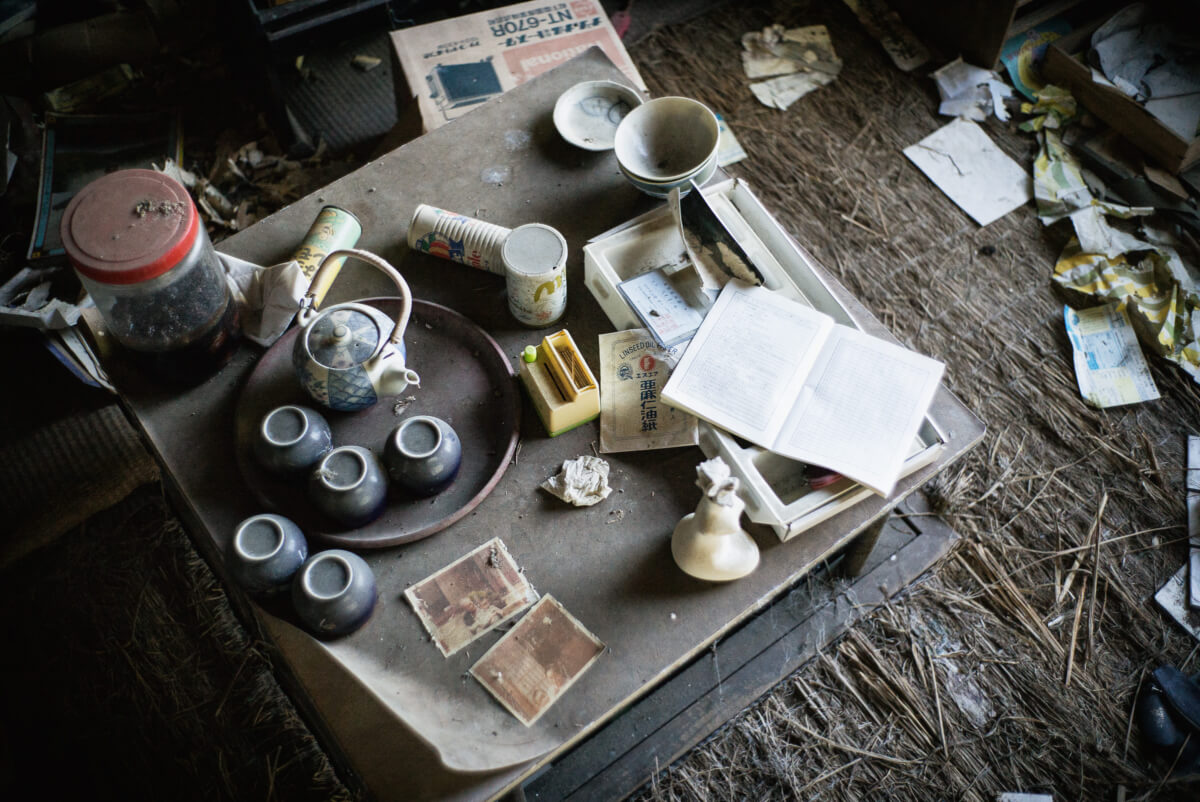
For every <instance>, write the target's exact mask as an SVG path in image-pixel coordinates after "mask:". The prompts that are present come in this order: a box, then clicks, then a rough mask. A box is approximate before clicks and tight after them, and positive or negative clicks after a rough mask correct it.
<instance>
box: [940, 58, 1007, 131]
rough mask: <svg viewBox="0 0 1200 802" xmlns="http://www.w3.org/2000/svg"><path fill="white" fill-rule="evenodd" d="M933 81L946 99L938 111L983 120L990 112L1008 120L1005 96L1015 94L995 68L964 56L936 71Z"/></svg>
mask: <svg viewBox="0 0 1200 802" xmlns="http://www.w3.org/2000/svg"><path fill="white" fill-rule="evenodd" d="M933 80H934V81H936V82H937V88H938V95H940V96H941V98H942V104H941V105H940V106H938V114H943V115H945V116H947V117H965V118H966V119H968V120H975V121H976V122H983V121H984V120H986V119H987V117H988V114H989V112H990V113H994V114H995V115H996V117H997V118H998V119H1000V120H1008V109H1006V108H1005V107H1004V99H1005V98H1010V97H1013V94H1014V93H1013V89H1012V87H1011V86H1009V85H1008V84H1006V83H1004V82H1003V81H1001V80H1000V76H999V75H997V74H996V73H994V72H992V71H991V70H985V69H983V68H982V67H976V66H973V65H971V64H967V63H966V62H965V61H963V60H962V57H961V56H960V57H959V58H956V59H955V60H954V61H951V62H950V63H949V64H947V65H946V66H944V67H942V68H941V69H939V70H937V71H936V72H935V73H933Z"/></svg>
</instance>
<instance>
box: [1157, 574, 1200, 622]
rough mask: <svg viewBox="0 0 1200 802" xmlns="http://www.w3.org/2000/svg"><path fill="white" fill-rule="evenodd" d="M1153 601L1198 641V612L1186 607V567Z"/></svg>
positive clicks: (1159, 591)
mask: <svg viewBox="0 0 1200 802" xmlns="http://www.w3.org/2000/svg"><path fill="white" fill-rule="evenodd" d="M1154 601H1156V602H1157V603H1158V606H1159V607H1161V608H1163V610H1165V611H1166V612H1167V614H1168V615H1170V616H1171V617H1172V618H1174V619H1175V622H1176V623H1177V624H1179V626H1181V627H1183V628H1184V629H1186V630H1187V631H1188V632H1190V633H1191V635H1192V637H1193V638H1195V639H1196V640H1200V610H1193V609H1191V608H1190V607H1189V606H1188V567H1187V564H1186V563H1185V564H1184V566H1183V567H1182V568H1180V569H1179V570H1178V571H1176V572H1175V573H1174V575H1172V576H1171V578H1170V579H1168V580H1167V582H1166V584H1165V585H1163V586H1162V587H1161V588H1159V589H1158V592H1157V593H1155V594H1154Z"/></svg>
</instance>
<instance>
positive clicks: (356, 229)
mask: <svg viewBox="0 0 1200 802" xmlns="http://www.w3.org/2000/svg"><path fill="white" fill-rule="evenodd" d="M360 236H362V223H360V222H358V218H357V217H355V216H354V215H353V214H351V213H350V212H348V211H346V210H345V209H342V208H339V207H337V206H326V207H324V208H322V209H321V211H320V212H318V213H317V219H316V220H314V221H313V224H312V226H310V227H309V229H308V233H307V234H305V235H304V240H303V241H302V242H301V243H300V247H298V248H297V249H296V251H295V253H293V254H292V258H293V259H295V260H296V261H297V262H298V263H299V264H300V269H301V270H302V271H303V272H304V276H305V278H307V279H308V280H309V281H310V282H311V281H312V277H313V275H314V274H315V273H316V272H317V268H318V267H320V265H321V260H322V259H324V258H325V257H326V256H328V255H329V254H330V253H332V252H333V251H336V250H339V249H341V248H353V247H354V246H355V245H357V244H358V238H359V237H360ZM345 262H346V257H344V256H343V257H340V258H338V259H335V260H333V261H332V262H330V264H329V271H328V272H329V274H330V275H329V281H328V282H326V283H325V286H326V287H328V286H329V285H330V284H332V283H333V279H335V278H336V277H337V274H338V271H340V270H341V269H342V265H343V264H345ZM324 294H325V293H324V292H322V293H321V294H320V295H321V296H324ZM322 300H324V298H323V297H318V298H317V299H316V302H317V304H320V303H321V301H322Z"/></svg>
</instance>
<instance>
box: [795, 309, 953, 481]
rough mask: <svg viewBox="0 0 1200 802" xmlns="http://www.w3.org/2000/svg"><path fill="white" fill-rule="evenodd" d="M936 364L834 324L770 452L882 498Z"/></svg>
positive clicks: (926, 400)
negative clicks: (830, 473) (823, 470)
mask: <svg viewBox="0 0 1200 802" xmlns="http://www.w3.org/2000/svg"><path fill="white" fill-rule="evenodd" d="M944 369H945V366H944V365H943V364H942V363H941V362H938V361H937V360H935V359H930V358H929V357H927V356H923V355H921V354H918V353H916V352H915V351H910V350H908V349H907V348H903V347H901V346H899V345H894V344H893V343H890V342H887V341H885V340H881V339H879V338H877V337H872V336H870V335H869V334H864V333H862V332H861V331H858V330H856V329H852V328H850V327H848V326H835V327H834V330H833V332H832V333H831V334H830V336H829V339H828V341H827V343H826V345H825V348H824V349H823V350H822V352H821V355H820V356H819V358H818V359H817V362H816V364H815V365H814V366H813V369H812V371H811V373H809V375H808V378H807V380H806V381H805V383H804V387H803V389H802V391H801V393H800V398H799V399H798V402H797V403H796V406H795V408H794V409H793V410H792V414H791V416H790V418H789V419H788V421H787V423H786V424H785V425H784V427H783V431H782V433H781V436H780V438H779V440H778V441H777V447H775V448H772V450H773V451H776V452H778V453H780V454H783V455H785V456H788V457H791V458H792V459H797V460H800V461H801V462H810V463H812V464H814V465H820V466H821V467H824V468H829V469H831V470H835V471H837V472H839V473H841V474H842V475H844V476H847V477H849V478H851V479H853V480H855V481H857V482H859V483H860V484H863V485H865V486H866V487H869V488H870V489H872V490H874V491H875V492H876V493H878V494H880V495H881V496H888V495H890V494H891V492H892V490H893V489H894V488H895V486H896V481H897V479H899V477H900V473H901V470H902V467H903V464H904V459H905V457H907V456H908V454H909V452H910V451H911V450H912V443H913V438H914V437H916V434H917V430H918V429H919V428H920V426H921V421H922V420H923V419H924V417H925V413H926V412H927V411H928V409H929V405H930V403H932V401H933V395H934V393H935V392H937V388H938V382H940V381H941V378H942V373H943V371H944Z"/></svg>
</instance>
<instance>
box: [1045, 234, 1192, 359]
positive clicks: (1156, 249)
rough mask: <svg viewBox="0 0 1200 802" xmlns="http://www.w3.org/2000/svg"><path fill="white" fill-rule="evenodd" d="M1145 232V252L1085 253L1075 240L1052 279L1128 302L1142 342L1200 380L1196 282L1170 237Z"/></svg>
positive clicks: (1105, 298) (1101, 297) (1097, 295)
mask: <svg viewBox="0 0 1200 802" xmlns="http://www.w3.org/2000/svg"><path fill="white" fill-rule="evenodd" d="M1145 234H1146V239H1147V240H1148V241H1147V242H1145V243H1143V245H1144V246H1145V250H1139V251H1134V252H1131V253H1128V254H1119V255H1118V256H1116V257H1114V258H1112V259H1110V258H1107V257H1105V256H1104V255H1103V254H1098V253H1086V252H1084V251H1082V250H1081V249H1080V246H1079V240H1078V239H1072V240H1071V241H1070V242H1068V243H1067V245H1066V247H1065V248H1064V249H1063V252H1062V255H1061V256H1059V259H1058V263H1057V264H1056V265H1055V266H1054V276H1053V280H1054V281H1055V283H1057V284H1060V285H1062V286H1063V287H1065V288H1067V289H1070V290H1074V291H1076V292H1079V293H1082V294H1084V295H1086V296H1089V297H1091V298H1095V299H1097V300H1100V301H1123V302H1124V304H1125V308H1126V311H1127V312H1128V314H1129V318H1130V322H1131V323H1132V324H1133V327H1134V330H1135V331H1136V332H1137V335H1138V339H1139V340H1140V341H1141V343H1142V345H1144V346H1145V347H1147V348H1150V349H1151V350H1153V351H1154V352H1155V353H1157V354H1158V355H1159V356H1162V357H1163V358H1165V359H1167V360H1168V361H1171V362H1174V363H1175V364H1177V365H1179V367H1181V368H1183V370H1184V371H1186V372H1187V373H1188V374H1189V375H1191V376H1192V378H1193V380H1197V381H1200V342H1197V339H1196V331H1195V328H1194V324H1193V318H1194V317H1195V314H1196V307H1197V305H1198V303H1200V301H1198V298H1200V295H1197V288H1196V284H1195V282H1194V281H1193V280H1192V278H1191V276H1190V275H1189V274H1188V271H1187V268H1186V267H1184V265H1183V261H1182V260H1181V259H1180V258H1179V254H1178V252H1177V251H1176V250H1175V248H1173V247H1172V246H1171V245H1169V244H1167V240H1168V239H1169V238H1168V237H1166V236H1165V235H1163V234H1160V233H1157V232H1153V231H1152V230H1150V229H1147V230H1146V231H1145Z"/></svg>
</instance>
